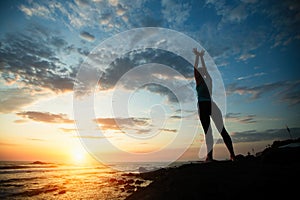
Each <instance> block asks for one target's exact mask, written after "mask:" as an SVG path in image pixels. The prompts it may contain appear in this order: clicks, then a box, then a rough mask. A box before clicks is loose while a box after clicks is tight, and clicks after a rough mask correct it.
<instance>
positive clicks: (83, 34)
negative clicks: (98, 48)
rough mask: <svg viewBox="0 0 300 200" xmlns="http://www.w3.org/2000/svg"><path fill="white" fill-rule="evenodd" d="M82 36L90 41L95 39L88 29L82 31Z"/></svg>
mask: <svg viewBox="0 0 300 200" xmlns="http://www.w3.org/2000/svg"><path fill="white" fill-rule="evenodd" d="M80 37H81V38H82V39H84V40H87V41H89V42H93V41H94V40H95V36H93V35H92V34H90V33H88V32H86V31H83V32H81V33H80Z"/></svg>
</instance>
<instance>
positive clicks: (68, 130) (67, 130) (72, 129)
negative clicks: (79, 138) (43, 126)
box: [59, 128, 77, 133]
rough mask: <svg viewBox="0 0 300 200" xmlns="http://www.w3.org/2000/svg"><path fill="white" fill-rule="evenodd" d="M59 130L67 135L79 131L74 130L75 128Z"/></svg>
mask: <svg viewBox="0 0 300 200" xmlns="http://www.w3.org/2000/svg"><path fill="white" fill-rule="evenodd" d="M59 130H61V131H63V132H65V133H71V132H76V130H77V129H74V128H59Z"/></svg>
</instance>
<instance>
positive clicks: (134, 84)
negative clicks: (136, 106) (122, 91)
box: [99, 48, 193, 102]
mask: <svg viewBox="0 0 300 200" xmlns="http://www.w3.org/2000/svg"><path fill="white" fill-rule="evenodd" d="M147 63H158V64H162V65H165V66H168V67H170V68H172V69H174V71H177V72H178V73H180V74H181V75H182V76H183V77H185V78H186V79H189V78H192V76H193V73H192V72H193V71H192V70H193V66H192V65H191V64H190V63H189V62H188V61H186V60H185V59H183V58H182V57H180V56H177V55H175V54H173V53H171V52H168V51H164V50H161V49H150V48H149V49H145V50H142V51H132V52H129V53H127V54H126V55H124V56H123V57H121V58H118V59H116V60H115V61H114V62H113V63H111V65H110V66H109V67H108V68H107V69H106V70H105V71H104V73H103V75H102V77H101V78H100V80H99V84H100V88H101V89H102V90H108V89H112V88H113V87H114V86H115V85H116V84H117V82H118V81H119V80H120V79H121V77H122V76H123V75H124V74H125V73H126V72H128V71H130V70H131V69H133V68H134V67H137V66H140V65H142V64H147ZM135 73H136V74H135ZM135 73H134V72H132V73H131V75H132V77H130V80H128V81H126V80H125V82H124V83H123V86H124V87H125V88H127V89H129V90H135V89H139V88H143V89H146V90H148V91H150V92H153V93H157V94H160V95H164V96H166V97H167V98H168V100H169V101H170V102H178V99H177V97H176V96H175V95H174V93H175V92H176V94H177V95H178V94H181V93H184V92H188V91H187V90H184V89H181V90H180V88H179V87H182V85H181V86H180V84H179V82H180V81H178V80H176V77H175V76H176V75H175V74H172V73H170V71H167V70H166V69H163V68H162V69H161V71H159V72H156V73H159V76H158V74H155V73H154V72H153V70H152V68H151V66H149V67H147V68H144V69H143V71H142V72H141V71H137V72H135ZM146 80H148V82H149V83H151V82H153V83H154V84H147V85H142V83H144V82H145V81H146ZM164 82H168V84H169V86H172V88H167V86H166V85H163V83H164ZM155 83H157V84H155ZM158 83H162V84H160V85H159V84H158ZM171 89H176V91H171ZM185 97H187V96H185ZM184 99H186V98H184Z"/></svg>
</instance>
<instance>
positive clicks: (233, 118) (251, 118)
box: [225, 113, 257, 124]
mask: <svg viewBox="0 0 300 200" xmlns="http://www.w3.org/2000/svg"><path fill="white" fill-rule="evenodd" d="M255 117H256V115H246V116H242V115H241V113H228V114H226V116H225V118H226V120H227V121H229V122H237V123H242V124H252V123H256V122H257V121H256V120H255Z"/></svg>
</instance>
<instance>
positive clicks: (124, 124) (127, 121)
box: [95, 118, 149, 130]
mask: <svg viewBox="0 0 300 200" xmlns="http://www.w3.org/2000/svg"><path fill="white" fill-rule="evenodd" d="M95 121H96V122H97V123H98V124H99V125H100V127H101V129H103V130H122V129H123V128H131V129H134V127H135V126H146V125H148V124H149V120H148V119H146V118H97V119H95Z"/></svg>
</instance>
